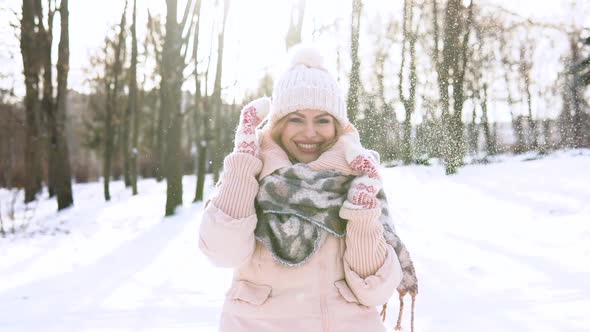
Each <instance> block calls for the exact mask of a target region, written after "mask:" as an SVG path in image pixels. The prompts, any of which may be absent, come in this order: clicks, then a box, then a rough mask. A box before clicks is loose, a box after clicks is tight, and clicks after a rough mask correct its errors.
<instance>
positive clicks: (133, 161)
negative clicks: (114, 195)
mask: <svg viewBox="0 0 590 332" xmlns="http://www.w3.org/2000/svg"><path fill="white" fill-rule="evenodd" d="M136 27H137V0H133V23H132V24H131V73H130V75H129V80H130V82H129V107H128V109H129V112H128V113H130V115H131V116H132V117H133V136H132V141H131V151H130V152H131V155H130V165H129V168H130V170H129V173H130V174H129V175H130V182H131V190H132V191H133V195H137V158H138V154H139V146H138V144H139V109H138V107H137V33H136V30H137V28H136Z"/></svg>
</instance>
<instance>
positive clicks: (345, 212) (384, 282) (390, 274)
mask: <svg viewBox="0 0 590 332" xmlns="http://www.w3.org/2000/svg"><path fill="white" fill-rule="evenodd" d="M380 215H381V208H379V207H377V208H375V209H370V210H367V209H359V210H356V209H347V208H344V207H343V208H342V209H341V210H340V216H341V217H342V218H343V219H347V220H348V224H347V235H346V251H345V252H344V258H343V261H344V262H343V263H344V277H345V280H346V283H347V284H348V286H349V287H350V289H351V291H352V292H353V294H354V295H355V296H356V298H357V300H358V301H359V303H361V304H364V305H366V306H377V305H381V304H384V303H386V302H387V300H388V299H389V298H390V297H391V296H392V295H393V292H394V291H395V289H396V287H397V286H398V285H399V283H400V281H401V279H402V269H401V266H400V263H399V260H398V258H397V255H396V254H395V251H394V250H393V248H392V247H391V246H389V245H388V244H387V243H386V242H385V239H384V238H383V226H382V225H381V223H380V222H379V220H378V219H379V216H380Z"/></svg>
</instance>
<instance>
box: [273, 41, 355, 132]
mask: <svg viewBox="0 0 590 332" xmlns="http://www.w3.org/2000/svg"><path fill="white" fill-rule="evenodd" d="M289 54H290V58H291V67H290V68H289V69H288V70H287V71H286V72H285V73H283V74H282V75H281V76H280V77H279V79H278V80H277V81H276V83H275V86H274V88H273V96H272V100H273V106H272V109H271V111H270V123H271V125H272V123H275V122H276V121H278V120H280V119H281V118H282V117H284V116H286V115H287V114H289V113H292V112H295V111H298V110H304V109H314V110H320V111H324V112H327V113H329V114H330V115H332V116H333V117H334V118H336V120H338V122H339V123H340V125H341V126H342V127H346V126H347V125H348V124H349V123H350V122H349V121H348V117H347V115H346V102H345V100H344V96H343V93H342V91H341V89H340V86H339V85H338V82H337V81H336V79H335V78H334V77H333V76H332V75H331V74H330V73H329V72H328V71H327V70H326V69H325V68H324V67H323V64H324V58H323V56H322V54H321V52H320V51H319V50H318V49H317V48H315V47H312V46H307V45H297V46H294V47H293V48H292V49H291V50H290V52H289Z"/></svg>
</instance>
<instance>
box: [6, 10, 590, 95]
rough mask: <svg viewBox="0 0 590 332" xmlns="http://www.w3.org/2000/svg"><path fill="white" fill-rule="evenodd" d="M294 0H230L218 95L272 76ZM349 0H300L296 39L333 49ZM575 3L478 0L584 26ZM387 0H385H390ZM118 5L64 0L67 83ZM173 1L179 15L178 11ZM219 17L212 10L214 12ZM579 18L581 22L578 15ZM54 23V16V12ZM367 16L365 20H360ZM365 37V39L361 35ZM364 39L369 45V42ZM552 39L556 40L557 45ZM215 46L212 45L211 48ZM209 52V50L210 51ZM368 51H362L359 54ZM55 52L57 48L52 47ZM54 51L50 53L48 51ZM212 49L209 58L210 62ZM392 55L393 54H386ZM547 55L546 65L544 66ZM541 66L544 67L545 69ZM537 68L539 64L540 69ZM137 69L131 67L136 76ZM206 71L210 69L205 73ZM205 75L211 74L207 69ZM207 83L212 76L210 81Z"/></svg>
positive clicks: (345, 29)
mask: <svg viewBox="0 0 590 332" xmlns="http://www.w3.org/2000/svg"><path fill="white" fill-rule="evenodd" d="M293 1H294V0H247V1H246V0H232V1H231V5H230V11H229V16H228V21H227V22H228V23H227V24H228V25H227V28H226V40H225V45H226V46H225V52H224V73H223V79H222V86H223V87H224V88H225V89H224V95H223V96H224V98H225V99H226V100H232V99H233V97H236V99H237V101H238V102H240V101H241V98H242V96H243V95H244V94H245V93H246V91H248V90H254V89H256V87H257V85H258V81H259V79H260V78H261V77H262V76H263V75H264V74H265V73H266V72H270V73H271V74H273V76H277V74H278V73H280V72H281V70H282V69H284V68H285V64H286V62H285V60H286V56H285V55H286V47H285V42H284V36H285V34H286V31H287V28H288V24H289V11H290V9H291V4H292V2H293ZM350 2H351V1H342V0H317V1H312V0H308V1H307V8H306V13H305V21H304V27H303V41H304V42H312V43H316V44H317V45H319V46H320V48H323V49H325V50H327V51H328V52H327V53H334V52H333V50H334V48H337V47H340V48H343V49H346V50H347V49H348V44H347V43H348V41H347V40H348V36H349V35H350V32H349V29H350V28H349V23H348V22H349V21H350V11H351V4H350ZM578 2H579V3H578V4H577V7H576V9H575V10H572V6H571V1H570V0H552V1H536V0H523V1H510V0H478V1H476V3H479V4H492V5H500V6H502V7H504V8H506V9H509V10H510V11H513V12H516V13H518V14H519V15H521V16H523V17H527V18H533V19H535V20H538V21H543V22H550V23H560V22H571V21H572V20H574V21H576V22H578V23H580V24H581V23H582V22H583V23H584V24H585V26H586V27H590V15H584V14H585V13H586V14H588V13H590V4H588V3H586V2H581V1H578ZM20 3H21V2H20V1H16V0H0V9H2V10H0V17H1V18H2V19H0V36H1V40H0V45H2V47H6V49H7V50H8V51H7V52H3V54H1V55H0V65H1V69H0V73H8V74H9V76H10V77H12V78H13V79H12V80H6V79H4V80H2V82H0V87H4V88H7V87H12V86H14V90H15V93H16V94H17V95H18V96H22V95H24V85H23V84H24V83H23V79H22V74H21V72H22V58H21V56H20V53H19V52H20V50H19V44H18V40H17V39H16V37H14V34H15V32H14V28H13V27H10V25H9V24H10V23H15V24H16V23H18V21H17V18H16V17H15V15H14V14H13V13H11V12H10V11H9V10H7V8H9V9H12V10H14V11H16V12H20V8H19V7H20ZM184 3H185V1H183V0H179V8H183V4H184ZM213 3H214V1H213V0H203V8H202V13H203V14H204V15H203V17H204V20H203V22H202V26H201V32H202V33H201V37H200V38H201V43H203V44H207V43H209V42H210V40H211V36H212V34H211V32H212V31H216V30H212V27H213V26H217V27H219V22H213V21H212V20H211V17H213V16H214V15H211V13H212V8H213V6H212V5H213ZM392 3H393V4H392ZM401 3H402V2H401V1H398V2H392V1H387V0H380V1H364V6H365V7H364V11H365V13H367V15H366V17H369V18H373V17H376V15H377V14H378V13H379V15H381V16H383V17H384V19H385V18H387V17H389V16H390V15H396V16H399V15H401V7H400V4H401ZM123 7H124V1H122V0H101V1H70V47H71V64H70V77H69V85H70V87H71V88H73V89H76V90H79V91H83V92H88V85H87V84H86V83H85V82H84V79H85V75H84V69H85V68H88V67H89V57H90V55H91V54H94V53H96V52H98V50H99V49H100V47H101V46H102V44H103V41H104V36H105V34H106V33H107V31H108V30H109V28H110V27H112V26H113V25H115V24H117V23H118V21H119V19H120V15H121V12H122V10H123ZM148 8H149V10H150V11H151V13H152V15H157V14H161V15H163V16H164V15H165V11H166V5H165V0H138V29H139V31H138V39H139V40H140V41H142V40H143V38H144V36H145V23H146V21H147V9H148ZM181 14H182V13H181V9H179V15H181ZM216 16H217V17H219V15H216ZM337 19H339V20H338V28H337V29H338V31H337V32H334V31H333V30H331V31H330V32H329V34H330V35H329V38H325V36H324V37H322V36H318V34H314V33H313V31H314V30H315V29H316V28H317V27H321V26H324V25H329V24H331V23H332V22H334V21H335V20H337ZM584 20H585V22H584ZM55 24H56V26H58V24H59V19H58V18H56V22H55ZM361 24H367V25H368V24H370V22H361ZM365 44H366V43H365ZM369 46H370V45H369ZM369 46H367V47H363V41H362V40H361V57H367V58H370V57H371V54H370V53H371V51H370V50H369V48H368V47H369ZM560 47H563V45H562V46H560ZM54 48H55V50H54V51H55V52H54V53H56V52H57V38H56V40H55V46H54ZM208 49H209V47H204V48H203V49H202V51H201V53H200V56H199V58H200V60H201V61H202V63H201V66H202V69H204V68H205V66H206V62H207V61H206V60H207V58H206V55H207V53H208ZM214 50H215V48H214ZM553 51H556V50H555V49H554V50H552V53H554V54H555V55H554V56H553V58H552V59H550V60H549V61H548V62H547V61H544V62H545V64H546V65H545V67H544V68H540V69H539V70H540V71H541V73H540V74H539V75H544V76H543V77H545V76H546V77H548V79H549V78H551V79H552V78H553V77H554V76H555V75H556V74H555V72H556V68H554V66H556V65H557V62H558V59H559V53H555V52H553ZM214 53H215V52H214ZM367 53H369V54H367ZM56 54H57V53H56ZM54 59H57V55H55V56H54ZM215 60H216V59H215V57H213V59H212V64H214V63H215ZM393 61H395V59H394V60H393ZM348 62H349V59H343V62H342V65H343V66H347V65H348ZM547 63H549V64H551V66H549V67H547ZM325 65H326V67H327V68H328V70H330V71H331V72H333V73H335V72H336V71H337V68H336V61H335V59H334V58H326V61H325ZM547 68H549V69H547ZM344 71H348V70H344ZM543 71H544V72H543ZM141 75H142V73H141V72H140V74H139V79H141ZM212 76H213V75H212ZM210 79H211V80H212V79H213V77H210ZM193 85H194V84H192V82H188V83H187V84H186V85H185V88H186V89H189V90H190V89H192V86H193ZM210 85H212V84H210Z"/></svg>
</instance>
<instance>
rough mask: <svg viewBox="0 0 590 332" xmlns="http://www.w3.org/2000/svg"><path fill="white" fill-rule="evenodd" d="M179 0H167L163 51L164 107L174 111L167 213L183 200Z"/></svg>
mask: <svg viewBox="0 0 590 332" xmlns="http://www.w3.org/2000/svg"><path fill="white" fill-rule="evenodd" d="M176 13H177V1H176V0H167V1H166V37H165V40H164V49H163V54H162V81H161V86H160V89H161V91H162V107H163V109H164V110H166V112H168V113H169V114H170V118H169V121H170V122H169V130H167V132H166V149H165V161H166V164H165V174H166V212H165V214H166V216H170V215H173V214H174V210H175V209H176V207H177V206H179V205H181V204H182V156H181V151H180V141H181V139H180V138H181V131H182V126H181V121H182V119H181V117H182V115H181V114H180V105H181V104H180V103H181V98H182V94H181V90H180V86H181V83H182V72H179V69H180V68H181V66H180V61H181V59H180V33H181V31H179V30H180V29H179V27H178V22H177V21H176V15H177V14H176Z"/></svg>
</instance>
